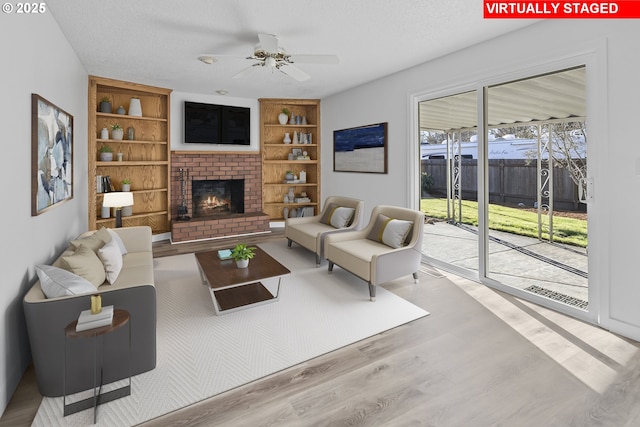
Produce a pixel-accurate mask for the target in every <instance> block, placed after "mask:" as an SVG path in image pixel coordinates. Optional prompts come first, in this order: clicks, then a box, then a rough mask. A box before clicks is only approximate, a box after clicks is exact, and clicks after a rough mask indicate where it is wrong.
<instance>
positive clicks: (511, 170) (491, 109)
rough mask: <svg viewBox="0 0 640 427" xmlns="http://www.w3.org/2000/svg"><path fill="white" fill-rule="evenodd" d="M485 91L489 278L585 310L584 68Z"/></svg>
mask: <svg viewBox="0 0 640 427" xmlns="http://www.w3.org/2000/svg"><path fill="white" fill-rule="evenodd" d="M486 93H487V99H486V104H487V117H488V124H489V126H488V127H489V129H488V135H489V138H488V141H489V142H488V151H487V152H488V162H487V163H486V168H487V174H486V176H487V178H488V181H487V187H488V210H487V212H488V215H487V222H488V254H487V264H486V265H487V270H486V277H487V278H488V279H490V280H493V281H496V282H499V283H501V284H502V285H506V286H509V287H512V288H515V289H519V290H522V291H525V292H529V293H532V294H536V295H541V296H543V297H544V298H548V299H550V300H554V301H557V302H560V303H562V304H565V305H567V306H570V307H574V308H577V309H581V310H586V309H587V307H588V271H587V264H588V263H587V260H588V258H587V204H586V203H585V200H584V198H583V197H582V198H581V195H583V194H584V191H583V190H584V189H585V183H586V176H587V157H586V154H587V150H586V144H587V135H588V133H587V127H586V117H585V115H586V111H585V110H586V103H585V98H586V87H585V67H578V68H573V69H570V70H563V71H558V72H554V73H550V74H545V75H541V76H535V77H531V78H527V79H523V80H518V81H515V82H509V83H504V84H500V85H496V86H492V87H489V88H488V89H487V91H486Z"/></svg>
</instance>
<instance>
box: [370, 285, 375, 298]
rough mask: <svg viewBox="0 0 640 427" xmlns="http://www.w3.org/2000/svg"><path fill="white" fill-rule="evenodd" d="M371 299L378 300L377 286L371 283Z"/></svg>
mask: <svg viewBox="0 0 640 427" xmlns="http://www.w3.org/2000/svg"><path fill="white" fill-rule="evenodd" d="M369 299H370V300H371V301H375V300H376V285H372V284H371V283H369Z"/></svg>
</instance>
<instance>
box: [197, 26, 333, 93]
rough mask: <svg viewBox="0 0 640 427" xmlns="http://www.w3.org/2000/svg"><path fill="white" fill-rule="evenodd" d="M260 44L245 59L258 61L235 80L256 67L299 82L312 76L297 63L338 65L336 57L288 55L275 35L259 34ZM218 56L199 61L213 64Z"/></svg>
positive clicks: (203, 56) (201, 58)
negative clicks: (276, 72) (275, 71)
mask: <svg viewBox="0 0 640 427" xmlns="http://www.w3.org/2000/svg"><path fill="white" fill-rule="evenodd" d="M258 40H259V43H258V44H257V45H256V47H255V49H254V51H253V54H252V55H251V56H248V57H244V58H245V59H248V60H251V61H257V62H255V63H253V64H251V65H250V66H248V67H246V68H245V69H243V70H240V71H239V72H238V73H236V74H235V75H234V76H233V78H241V77H245V76H246V75H248V74H249V73H250V72H251V71H252V70H254V69H255V67H262V68H270V69H271V70H273V69H276V70H279V71H281V72H282V73H284V74H286V75H287V76H289V77H292V78H293V79H295V80H297V81H305V80H309V79H310V78H311V76H310V75H309V74H307V73H306V72H304V71H302V70H301V69H300V68H298V67H297V66H295V65H293V64H294V62H295V63H300V64H303V63H308V64H337V63H338V57H337V56H336V55H293V54H288V53H287V52H286V51H285V50H284V48H283V47H281V46H280V43H279V41H278V37H276V36H275V35H273V34H258ZM216 56H218V55H200V56H199V57H198V60H200V61H202V62H204V63H205V64H212V63H213V62H215V61H216V59H215V57H216Z"/></svg>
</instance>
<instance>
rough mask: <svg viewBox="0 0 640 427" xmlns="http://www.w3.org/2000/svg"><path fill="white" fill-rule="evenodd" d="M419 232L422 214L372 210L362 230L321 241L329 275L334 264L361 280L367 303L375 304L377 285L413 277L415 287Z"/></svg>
mask: <svg viewBox="0 0 640 427" xmlns="http://www.w3.org/2000/svg"><path fill="white" fill-rule="evenodd" d="M393 220H396V221H393ZM423 231H424V214H423V213H422V212H420V211H416V210H413V209H407V208H400V207H395V206H386V205H380V206H376V207H375V208H374V209H373V211H372V212H371V220H370V221H369V224H367V226H366V227H364V228H363V229H361V230H357V231H349V232H347V233H340V234H333V235H330V236H327V237H326V238H325V241H324V255H325V257H326V258H327V260H328V261H329V273H331V272H332V271H333V266H334V264H337V265H338V266H340V267H342V268H343V269H345V270H347V271H349V272H351V273H352V274H355V275H356V276H358V277H360V278H361V279H363V280H365V281H366V282H367V283H368V284H369V297H370V299H371V301H375V298H376V285H379V284H381V283H385V282H388V281H390V280H394V279H397V278H399V277H402V276H404V275H408V274H413V278H414V280H415V281H416V283H417V281H418V271H419V270H420V262H421V259H422V251H421V249H422V236H423ZM393 246H397V247H393Z"/></svg>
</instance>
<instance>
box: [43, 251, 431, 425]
mask: <svg viewBox="0 0 640 427" xmlns="http://www.w3.org/2000/svg"><path fill="white" fill-rule="evenodd" d="M260 246H261V247H262V248H263V249H264V250H265V251H267V252H268V253H269V254H270V255H271V256H273V257H274V258H276V259H277V260H278V261H279V262H280V263H282V264H283V265H285V266H286V267H287V268H288V269H289V270H291V272H292V274H291V275H290V276H288V277H286V278H285V279H284V280H283V284H282V286H281V289H280V300H279V301H277V302H275V303H272V304H266V305H262V306H258V307H254V308H250V309H246V310H241V311H238V312H235V313H229V314H226V315H223V316H215V315H214V312H213V302H212V301H211V297H210V294H209V291H208V290H207V288H206V287H205V286H203V285H202V282H201V280H200V275H199V273H198V269H197V264H196V260H195V257H194V256H193V254H187V255H177V256H172V257H166V258H158V259H156V260H155V263H156V265H155V279H156V290H157V295H158V329H157V333H158V353H157V354H158V359H157V367H156V369H154V370H153V371H150V372H147V373H144V374H141V375H137V376H135V377H133V378H132V392H131V393H132V394H131V396H127V397H125V398H122V399H118V400H115V401H113V402H109V403H106V404H104V405H100V406H99V407H98V423H97V425H100V426H129V425H135V424H138V423H141V422H143V421H147V420H150V419H152V418H155V417H158V416H160V415H163V414H166V413H169V412H172V411H175V410H176V409H179V408H182V407H185V406H188V405H190V404H193V403H196V402H198V401H200V400H203V399H206V398H208V397H211V396H214V395H216V394H219V393H222V392H224V391H227V390H230V389H232V388H235V387H238V386H240V385H242V384H246V383H248V382H251V381H254V380H256V379H259V378H262V377H264V376H267V375H269V374H272V373H275V372H278V371H280V370H283V369H285V368H288V367H291V366H293V365H296V364H299V363H302V362H304V361H306V360H309V359H312V358H314V357H317V356H320V355H322V354H324V353H327V352H330V351H333V350H336V349H338V348H340V347H343V346H346V345H348V344H351V343H354V342H356V341H359V340H362V339H365V338H367V337H370V336H372V335H375V334H378V333H380V332H383V331H386V330H388V329H391V328H394V327H396V326H399V325H402V324H404V323H407V322H410V321H412V320H415V319H418V318H420V317H423V316H426V315H428V314H429V313H428V312H426V311H424V310H422V309H421V308H419V307H417V306H415V305H413V304H411V303H409V302H407V301H405V300H403V299H402V298H400V297H398V296H396V295H394V294H392V293H391V292H388V291H386V290H385V289H383V288H380V287H378V290H377V296H376V302H373V303H372V302H370V301H369V290H368V287H367V284H366V282H364V281H362V280H360V279H357V278H356V277H354V276H353V275H351V274H349V273H347V272H345V271H344V270H342V269H340V268H337V267H336V269H335V270H334V273H333V274H331V275H329V274H328V273H327V268H326V263H325V264H323V266H322V267H320V268H315V256H314V255H313V254H312V253H310V252H308V251H306V250H304V249H302V248H300V247H294V248H292V249H287V248H286V240H282V241H281V242H280V241H278V242H269V243H265V244H261V245H260ZM403 280H413V279H412V277H411V276H408V277H407V278H406V279H403ZM267 287H268V288H271V285H269V284H267ZM92 423H93V411H92V410H85V411H83V412H80V413H77V414H74V415H70V416H67V417H63V416H62V398H44V399H43V402H42V404H41V405H40V408H39V410H38V413H37V415H36V418H35V420H34V422H33V425H35V426H55V425H60V426H86V425H90V424H92Z"/></svg>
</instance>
